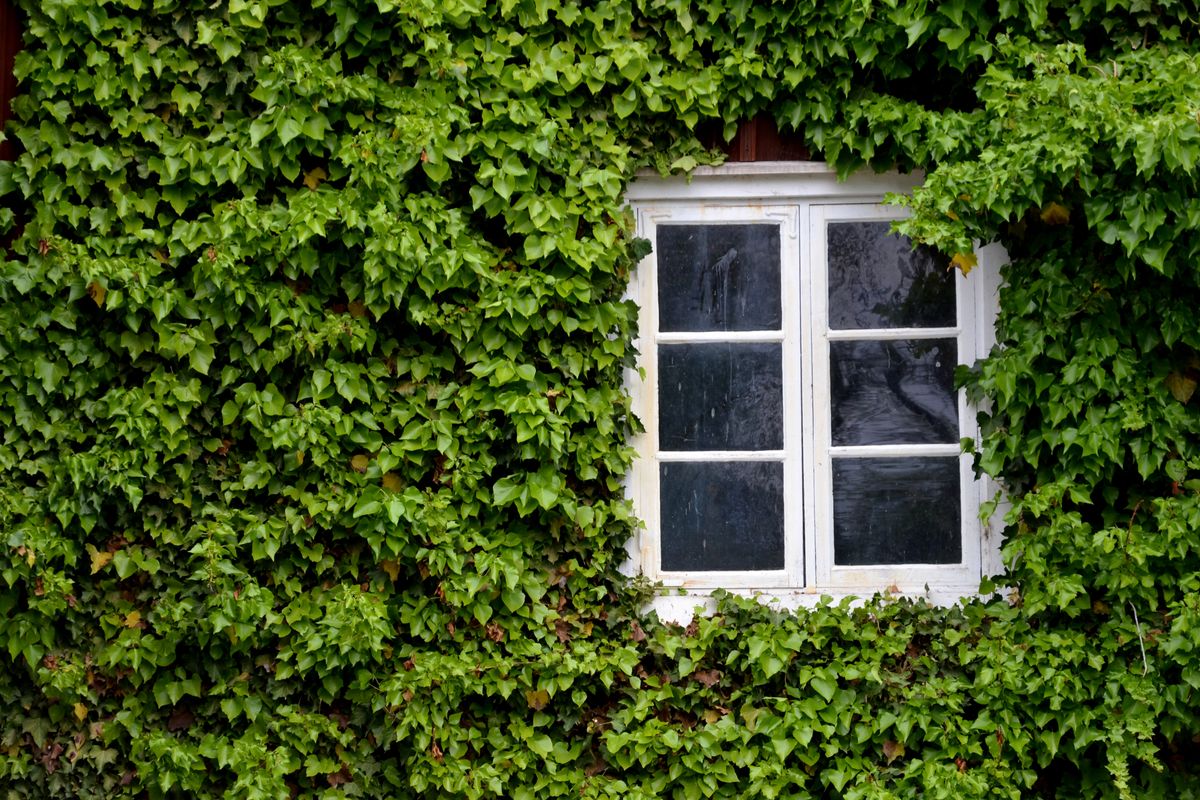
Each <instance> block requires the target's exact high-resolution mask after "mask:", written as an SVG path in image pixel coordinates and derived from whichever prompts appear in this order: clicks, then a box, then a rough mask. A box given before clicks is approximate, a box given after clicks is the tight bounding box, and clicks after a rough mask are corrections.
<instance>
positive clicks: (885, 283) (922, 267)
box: [826, 222, 956, 330]
mask: <svg viewBox="0 0 1200 800" xmlns="http://www.w3.org/2000/svg"><path fill="white" fill-rule="evenodd" d="M890 230H891V223H890V222H836V223H831V224H830V225H829V227H828V230H827V234H826V236H827V239H826V241H827V244H828V249H829V327H830V328H834V329H839V330H840V329H855V330H857V329H863V328H918V327H920V328H927V327H954V325H955V324H956V322H955V300H954V279H955V277H954V271H953V270H952V269H951V268H950V262H949V260H948V259H947V258H946V257H945V256H942V255H941V254H939V253H937V252H936V251H934V250H932V249H930V248H928V247H919V248H917V249H916V250H913V249H912V244H911V243H910V241H909V239H908V238H907V237H903V236H897V235H895V234H893V233H890Z"/></svg>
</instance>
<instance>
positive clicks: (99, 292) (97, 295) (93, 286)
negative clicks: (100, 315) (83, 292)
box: [88, 281, 108, 308]
mask: <svg viewBox="0 0 1200 800" xmlns="http://www.w3.org/2000/svg"><path fill="white" fill-rule="evenodd" d="M88 294H89V295H91V298H92V300H94V301H95V303H96V305H97V306H99V307H100V308H104V296H105V295H106V294H108V289H106V288H105V287H103V286H101V285H100V284H98V283H96V282H95V281H92V282H91V283H89V284H88Z"/></svg>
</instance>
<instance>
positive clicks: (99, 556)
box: [87, 544, 113, 575]
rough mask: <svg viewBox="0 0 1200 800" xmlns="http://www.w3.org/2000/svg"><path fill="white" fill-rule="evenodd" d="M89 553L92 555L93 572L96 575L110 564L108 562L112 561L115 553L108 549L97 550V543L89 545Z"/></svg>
mask: <svg viewBox="0 0 1200 800" xmlns="http://www.w3.org/2000/svg"><path fill="white" fill-rule="evenodd" d="M87 551H88V555H90V556H91V557H92V574H93V575H95V574H96V573H97V572H99V571H100V570H102V569H104V568H105V567H107V566H108V562H110V561H112V559H113V554H112V553H109V552H107V551H103V552H102V551H100V550H97V549H96V547H95V545H90V544H89V545H88V546H87Z"/></svg>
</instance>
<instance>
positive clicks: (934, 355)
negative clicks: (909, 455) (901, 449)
mask: <svg viewBox="0 0 1200 800" xmlns="http://www.w3.org/2000/svg"><path fill="white" fill-rule="evenodd" d="M957 363H958V344H957V342H956V341H955V340H954V339H905V340H893V341H849V342H830V343H829V385H830V395H831V413H830V425H831V433H832V441H833V444H834V445H835V446H836V445H867V444H952V443H954V442H957V441H958V440H959V430H958V393H957V392H955V390H954V367H955V365H956V364H957Z"/></svg>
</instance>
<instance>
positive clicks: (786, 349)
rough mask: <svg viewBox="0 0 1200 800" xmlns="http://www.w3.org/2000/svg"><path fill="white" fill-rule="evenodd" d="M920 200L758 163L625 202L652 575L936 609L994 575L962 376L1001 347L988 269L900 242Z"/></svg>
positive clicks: (642, 502) (796, 167)
mask: <svg viewBox="0 0 1200 800" xmlns="http://www.w3.org/2000/svg"><path fill="white" fill-rule="evenodd" d="M912 185H913V178H912V177H911V176H908V177H906V176H898V175H890V176H875V175H872V176H857V177H854V178H852V179H851V180H850V181H848V182H846V183H839V182H837V181H836V179H835V177H834V175H833V174H832V173H831V172H830V171H829V170H828V168H826V167H825V166H824V165H819V164H812V163H776V164H763V163H754V164H741V165H733V166H727V167H721V168H715V169H710V170H705V171H701V174H697V175H696V176H694V177H693V179H692V180H691V182H687V181H684V180H682V179H679V180H676V179H667V180H664V179H654V178H651V179H642V180H639V181H637V182H635V184H634V185H633V186H632V187H631V189H630V194H629V199H630V203H631V205H632V207H633V208H634V210H635V212H636V214H637V224H638V229H639V235H640V236H643V237H645V238H647V239H649V240H650V242H651V243H652V245H653V252H652V253H651V254H650V255H649V256H648V257H647V258H646V259H645V260H644V261H643V262H642V263H641V264H640V265H639V267H638V270H637V274H636V275H635V277H634V281H633V286H632V288H631V292H632V293H633V295H634V299H635V300H637V301H638V303H639V305H640V307H641V318H640V334H639V335H640V342H639V351H640V353H641V362H640V365H641V368H642V370H641V373H640V374H639V375H637V376H631V387H632V390H633V393H634V400H635V403H636V405H637V408H638V411H639V415H640V417H641V419H642V421H643V422H644V423H645V426H646V432H645V434H644V435H642V436H641V437H640V441H638V442H637V443H636V445H637V447H638V451H639V458H638V460H637V463H636V466H635V469H634V474H633V478H632V485H631V490H632V493H633V496H634V501H635V504H636V506H637V510H638V513H639V515H640V516H641V518H642V519H643V520H644V522H645V523H646V527H645V529H644V530H643V531H642V532H641V536H640V542H639V543H638V545H639V546H638V547H637V548H636V552H635V553H634V554H633V555H634V557H633V560H634V562H636V565H637V567H638V568H639V569H640V570H641V572H642V573H644V574H645V575H646V576H647V577H649V578H651V579H653V580H656V581H661V582H663V583H664V584H666V585H668V586H680V587H685V588H687V589H689V590H698V591H701V592H702V591H704V590H711V589H713V588H717V587H723V588H727V589H737V590H746V591H764V592H769V593H771V594H774V595H780V596H785V597H786V596H789V595H790V596H792V597H793V598H799V597H800V596H803V595H814V596H815V595H819V594H822V593H828V594H857V595H863V594H867V595H869V594H872V593H874V592H875V591H893V592H899V593H911V594H930V595H933V596H935V599H936V598H941V599H948V598H949V597H950V596H952V597H953V598H957V597H960V596H962V595H964V594H970V593H974V592H975V591H977V589H978V586H979V580H980V577H981V575H982V574H983V573H984V572H985V571H986V572H991V571H994V564H993V563H992V562H993V560H994V558H995V552H994V551H995V545H994V543H993V541H992V539H993V537H992V536H991V534H990V533H989V532H988V531H986V530H985V529H984V527H983V526H982V524H981V523H980V522H979V519H978V517H979V507H980V502H981V500H982V499H986V495H987V494H990V492H991V491H992V487H989V486H985V485H982V482H980V481H976V480H975V478H974V475H973V472H972V469H971V461H970V457H969V456H966V455H964V454H963V453H962V448H961V444H960V440H961V438H963V437H967V436H972V437H973V436H975V435H976V432H975V421H974V418H975V415H974V413H973V411H971V410H970V409H969V408H968V407H967V406H966V403H965V399H964V398H963V396H962V393H961V392H956V391H955V390H954V370H955V367H956V366H957V365H958V364H970V363H972V362H973V361H974V360H975V359H976V358H978V357H979V356H981V355H982V354H984V353H985V352H986V351H987V349H988V348H989V347H990V345H991V317H992V315H991V309H992V307H993V303H994V296H995V291H996V285H995V281H994V276H995V272H996V269H995V267H996V263H995V262H996V261H997V260H998V259H997V257H996V256H997V253H995V252H992V251H991V250H990V249H987V250H985V251H981V253H980V265H981V266H980V268H977V269H975V270H973V271H972V272H971V274H970V275H968V276H963V275H961V274H960V273H959V272H958V271H957V270H955V269H952V268H950V265H949V263H948V260H947V259H946V258H944V257H942V256H940V255H938V254H936V253H934V252H933V251H930V250H927V249H918V250H915V251H914V250H913V249H912V247H911V245H910V243H909V242H908V241H907V240H904V239H902V238H901V237H899V236H897V235H895V234H893V233H891V224H892V222H893V221H894V220H896V219H897V218H898V217H899V216H900V215H901V214H902V213H903V209H900V208H897V207H893V206H884V205H881V201H882V199H883V196H884V194H885V193H887V192H894V191H906V190H908V189H910V188H911V186H912Z"/></svg>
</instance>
